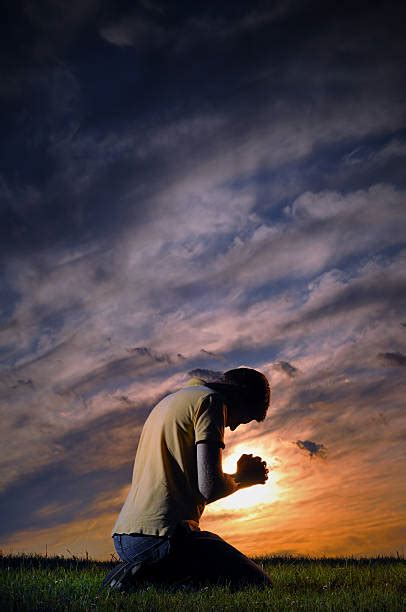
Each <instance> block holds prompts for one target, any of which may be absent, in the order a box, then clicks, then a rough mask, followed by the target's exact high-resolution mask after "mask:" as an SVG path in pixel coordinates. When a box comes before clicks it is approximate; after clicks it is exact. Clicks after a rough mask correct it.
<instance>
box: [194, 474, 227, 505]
mask: <svg viewBox="0 0 406 612" xmlns="http://www.w3.org/2000/svg"><path fill="white" fill-rule="evenodd" d="M199 491H200V493H201V495H202V496H203V497H204V500H205V502H206V504H211V503H212V502H214V501H216V499H219V498H220V497H222V496H223V491H224V481H223V480H222V479H217V480H213V481H212V482H210V483H207V484H205V485H202V486H199Z"/></svg>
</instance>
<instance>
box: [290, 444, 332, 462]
mask: <svg viewBox="0 0 406 612" xmlns="http://www.w3.org/2000/svg"><path fill="white" fill-rule="evenodd" d="M295 444H296V446H298V447H299V448H300V449H302V450H304V451H307V452H308V453H309V456H310V458H312V457H321V458H324V457H325V456H326V453H327V449H326V447H325V446H324V444H317V442H312V441H311V440H297V442H295Z"/></svg>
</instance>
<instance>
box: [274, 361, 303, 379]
mask: <svg viewBox="0 0 406 612" xmlns="http://www.w3.org/2000/svg"><path fill="white" fill-rule="evenodd" d="M272 369H273V370H275V371H276V372H283V374H286V376H287V377H288V378H294V377H295V376H296V374H297V373H298V369H297V368H295V366H294V365H292V364H291V363H289V362H288V361H277V362H275V363H273V364H272Z"/></svg>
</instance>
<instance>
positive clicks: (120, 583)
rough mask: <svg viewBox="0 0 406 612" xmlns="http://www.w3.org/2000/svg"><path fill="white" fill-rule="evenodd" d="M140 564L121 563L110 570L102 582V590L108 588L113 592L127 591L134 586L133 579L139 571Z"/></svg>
mask: <svg viewBox="0 0 406 612" xmlns="http://www.w3.org/2000/svg"><path fill="white" fill-rule="evenodd" d="M141 566H142V563H128V562H127V561H122V562H121V563H119V564H118V565H116V566H115V567H113V569H112V570H110V571H109V573H108V574H107V576H106V577H105V579H104V580H103V582H102V588H103V589H104V588H110V589H113V590H114V591H122V592H125V591H129V590H130V589H131V587H132V586H134V582H133V578H134V576H135V575H136V574H137V573H138V572H139V571H140V569H141Z"/></svg>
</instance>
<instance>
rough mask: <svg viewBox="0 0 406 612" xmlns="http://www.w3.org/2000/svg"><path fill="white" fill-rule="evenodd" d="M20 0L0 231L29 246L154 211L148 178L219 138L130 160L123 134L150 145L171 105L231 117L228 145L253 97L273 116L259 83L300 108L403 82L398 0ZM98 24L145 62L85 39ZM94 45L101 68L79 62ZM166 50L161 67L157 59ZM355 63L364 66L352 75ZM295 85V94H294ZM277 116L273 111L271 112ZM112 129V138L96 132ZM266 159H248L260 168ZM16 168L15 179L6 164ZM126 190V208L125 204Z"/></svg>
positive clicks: (185, 112) (89, 233)
mask: <svg viewBox="0 0 406 612" xmlns="http://www.w3.org/2000/svg"><path fill="white" fill-rule="evenodd" d="M23 7H24V8H23V11H22V13H21V14H19V13H18V9H16V8H15V9H13V10H12V15H11V17H12V18H13V19H14V22H15V23H18V24H19V26H16V29H15V32H20V30H22V32H25V33H26V40H27V42H26V46H25V47H23V48H25V55H24V56H23V57H21V58H20V62H23V63H24V65H25V68H24V69H25V72H24V75H23V76H22V77H21V88H20V90H19V89H18V88H16V89H15V91H14V98H13V100H12V105H10V106H11V107H12V108H10V111H11V112H10V121H9V122H8V124H6V125H5V126H4V129H5V130H6V134H7V138H6V139H5V141H3V142H7V154H6V152H4V159H6V160H7V164H6V169H5V172H4V177H3V180H4V181H5V183H4V184H5V187H4V190H5V196H4V199H3V201H4V203H5V206H4V209H3V217H2V223H1V226H2V227H3V228H8V229H7V230H4V235H3V236H2V238H3V240H2V244H3V247H4V248H8V249H11V248H16V249H19V250H20V251H21V250H26V251H31V250H38V249H41V248H43V247H45V246H51V245H52V244H60V243H63V244H66V243H71V242H77V241H82V242H83V241H86V240H98V239H107V238H112V237H113V236H114V234H115V232H118V233H119V232H120V229H121V228H123V227H124V226H125V224H126V222H127V221H128V219H129V218H131V219H132V220H134V221H135V222H137V223H140V224H141V225H142V223H143V220H145V217H146V216H148V215H149V214H151V206H152V207H153V204H152V203H151V201H150V197H151V195H152V194H153V193H154V192H155V191H156V189H157V187H158V186H163V185H165V182H166V181H167V180H168V179H171V180H172V179H173V177H174V175H176V174H177V173H178V172H179V168H180V167H182V164H184V165H183V167H182V171H183V172H184V171H185V169H186V168H187V167H188V165H190V162H192V163H196V162H198V161H199V162H200V161H201V159H202V156H203V157H205V156H210V155H211V154H212V153H213V147H214V149H216V148H218V147H219V146H220V142H219V140H218V137H216V130H215V129H213V130H209V133H208V134H207V137H208V142H207V143H205V141H204V139H203V140H202V138H201V137H199V138H198V140H197V141H196V142H195V144H196V146H197V147H198V151H197V150H196V146H195V147H194V149H193V148H192V147H190V146H186V145H183V146H182V147H181V148H179V147H177V159H176V160H174V159H173V156H172V148H171V147H170V149H169V151H168V152H167V153H166V152H165V147H164V146H163V147H162V146H160V147H159V148H158V149H157V150H156V152H155V154H154V153H153V152H152V151H151V152H150V153H149V154H148V156H147V158H146V159H145V160H142V159H140V158H137V157H134V155H133V153H132V152H133V150H134V146H133V143H138V144H139V145H140V144H142V143H145V144H146V145H147V149H148V135H149V130H148V125H153V126H154V129H153V132H154V133H155V132H156V131H159V129H158V128H163V127H165V126H167V125H168V124H169V125H171V124H172V123H174V122H176V121H178V120H179V118H180V116H182V117H183V118H184V117H188V116H189V117H193V116H194V115H196V112H199V113H203V114H206V115H208V116H211V115H212V114H213V111H214V109H215V113H217V114H220V115H227V117H228V122H227V127H226V129H225V130H222V133H220V134H221V140H222V141H224V137H226V139H227V140H229V142H230V145H232V143H233V141H234V142H235V144H236V145H237V147H238V146H239V136H238V134H241V133H242V134H245V135H246V136H248V135H249V134H250V132H251V130H252V125H253V123H252V117H251V114H250V113H247V110H248V109H249V108H250V107H251V106H252V104H255V107H256V109H257V118H256V119H257V120H258V119H259V120H261V121H263V122H264V123H267V122H268V121H269V118H268V115H267V112H266V109H267V107H268V95H265V96H264V92H269V94H270V92H273V94H272V95H273V97H274V98H275V100H278V99H280V100H281V99H286V97H291V96H293V97H294V99H295V104H296V105H299V106H302V107H303V108H306V107H309V108H317V105H318V104H320V101H319V100H318V99H317V94H318V92H319V91H322V92H323V100H322V102H323V104H324V103H325V102H326V99H327V100H330V101H331V103H332V104H336V102H335V100H336V99H337V96H338V97H340V96H342V97H343V99H344V100H345V104H347V103H348V102H349V98H350V97H351V98H352V97H354V96H356V95H357V90H358V92H362V89H361V87H365V83H366V82H367V83H368V87H370V86H371V87H373V89H374V93H375V95H382V94H381V93H380V92H382V91H385V96H386V97H387V99H388V100H389V99H390V98H391V97H392V96H394V97H396V95H397V91H398V87H400V74H398V71H397V64H396V61H395V59H396V57H399V42H398V40H399V37H397V36H396V31H397V29H398V28H399V25H398V24H399V23H401V21H402V20H401V19H400V15H399V11H400V10H401V9H400V7H399V6H397V8H396V11H395V10H394V8H395V5H394V6H393V9H392V10H391V6H389V7H386V10H385V11H381V10H380V9H379V7H378V6H375V5H374V4H372V5H371V4H369V5H368V10H367V11H365V10H364V7H363V6H360V5H357V7H352V10H351V12H350V13H349V12H348V11H347V10H346V8H345V7H342V8H340V7H338V6H337V5H335V4H334V6H333V5H331V6H330V3H324V4H323V5H321V6H320V5H319V4H317V3H312V2H307V3H295V2H292V3H277V4H275V5H274V6H273V7H272V8H271V9H264V7H263V6H262V5H261V4H259V5H258V6H256V5H255V4H254V5H250V7H249V8H247V6H246V5H244V4H243V3H233V6H232V7H231V6H230V7H221V6H217V7H216V9H215V10H214V9H212V8H210V7H207V6H206V4H204V5H203V4H200V3H197V4H195V3H193V5H190V6H188V5H184V4H183V3H182V4H176V5H172V6H170V7H169V6H168V5H166V4H162V5H160V4H153V5H152V4H150V3H138V4H137V5H136V6H135V7H134V4H133V3H124V4H120V6H119V7H118V6H117V5H116V4H115V3H112V2H111V3H110V2H103V3H99V2H96V1H89V2H85V3H77V2H74V3H65V2H63V3H58V4H57V5H55V4H54V3H52V2H43V3H41V4H40V5H36V4H35V3H32V2H25V3H24V4H23ZM332 9H333V12H332ZM321 25H322V26H323V28H321ZM19 28H20V29H19ZM98 30H99V31H100V32H101V33H102V35H103V32H104V35H106V32H110V42H114V41H113V40H112V36H113V34H112V32H115V33H116V34H115V35H116V37H117V36H118V41H119V40H120V36H121V40H122V41H123V42H122V44H132V45H135V47H137V46H139V47H140V48H141V50H142V54H143V55H142V57H143V59H144V60H145V62H146V65H147V66H148V70H141V71H139V70H137V58H136V56H135V55H134V54H133V52H132V50H131V49H132V47H131V48H130V50H129V51H128V53H129V55H125V56H123V55H122V54H120V53H118V52H117V53H116V52H115V50H114V45H109V47H108V49H109V52H110V55H108V49H107V48H105V47H104V45H106V43H105V41H103V40H102V39H100V41H99V42H97V41H96V40H95V38H94V36H95V35H96V34H97V31H98ZM12 32H13V30H12ZM12 32H11V34H12ZM61 33H63V36H61ZM6 34H7V33H6ZM11 34H9V36H7V35H6V36H5V37H4V45H5V51H6V53H8V54H9V57H11V58H13V55H14V53H16V51H15V45H14V44H13V42H12V37H11ZM360 36H361V41H360ZM105 38H106V36H105ZM107 38H108V37H107ZM113 38H114V36H113ZM253 38H255V44H254V45H253V44H252V39H253ZM126 41H127V42H126ZM344 41H345V42H344ZM208 42H209V43H210V44H208ZM41 43H43V48H44V49H45V51H44V54H45V55H44V56H42V55H41V53H39V59H37V60H36V63H35V64H34V65H33V64H32V61H31V60H29V56H30V51H32V48H33V47H35V49H39V48H40V47H41ZM293 43H294V44H293ZM118 44H120V43H119V42H118ZM49 48H52V53H51V54H50V57H48V55H47V50H48V51H49ZM91 49H93V51H92V53H96V52H97V51H98V52H99V53H100V57H102V58H103V57H105V58H108V61H107V62H103V61H102V62H101V63H102V64H103V73H102V74H99V73H98V72H97V70H98V68H97V65H96V64H95V63H94V62H91V61H90V60H86V59H85V58H86V55H87V53H88V52H89V51H90V50H91ZM80 54H81V55H80ZM236 54H237V55H236ZM34 56H35V57H36V55H35V54H34ZM44 57H46V58H47V61H45V60H44ZM62 57H63V58H64V59H65V63H61V59H62ZM90 57H91V55H90ZM163 57H164V58H165V69H164V70H163V69H162V67H161V65H160V63H159V61H158V58H163ZM218 57H221V62H219V61H218ZM50 58H51V59H50ZM52 58H54V60H55V61H54V62H52ZM56 60H57V61H58V63H56ZM134 62H135V66H134ZM270 63H271V67H270ZM90 64H91V66H90ZM376 64H377V65H378V66H381V70H380V71H379V82H378V80H377V76H376V73H377V71H376V69H374V70H375V72H372V71H371V72H370V73H369V80H366V79H365V72H366V71H369V70H370V68H369V66H371V65H374V66H375V65H376ZM91 67H92V68H93V70H94V71H93V73H92V72H91ZM327 68H328V72H327ZM357 72H358V73H360V74H361V73H362V74H363V75H364V77H363V80H362V81H360V84H359V85H358V84H357V78H356V74H357ZM123 73H128V76H127V77H125V80H124V83H123V82H122V81H120V80H119V79H118V75H122V74H123ZM203 74H204V75H207V74H210V78H209V79H207V78H203ZM224 74H226V75H227V78H226V79H224ZM327 74H328V75H329V76H328V77H327V76H326V75H327ZM130 75H131V76H130ZM256 75H258V77H257V78H256ZM301 75H302V76H301ZM16 79H17V81H18V76H17V77H14V81H16ZM126 79H127V80H126ZM105 83H108V86H107V85H106V86H105ZM158 83H159V86H158ZM349 84H351V92H352V93H351V94H350V92H349V90H348V85H349ZM123 88H124V92H125V95H122V94H123V91H122V90H123ZM299 89H300V91H301V96H297V95H296V93H297V91H298V90H299ZM371 94H372V92H371ZM115 96H117V97H115ZM203 98H204V100H205V103H204V105H203V104H202V99H203ZM179 99H181V100H182V108H181V109H179V104H178V100H179ZM162 100H165V106H164V108H163V106H162ZM372 103H373V101H372V100H371V101H370V104H372ZM385 104H386V102H385ZM12 109H13V110H12ZM112 111H113V117H111V113H112ZM180 111H181V112H180ZM392 112H394V110H393V111H392ZM276 113H277V115H276V116H279V117H280V116H281V115H282V116H283V113H281V111H280V109H277V111H276ZM261 115H262V119H261ZM135 116H137V117H138V125H137V122H136V123H135V125H134V117H135ZM288 116H289V113H288ZM288 116H287V117H286V118H287V119H288ZM365 116H366V117H367V116H368V110H366V111H365ZM89 117H94V118H97V119H98V121H97V124H95V125H92V124H91V122H89V121H88V118H89ZM109 117H111V120H110V119H109ZM236 125H238V130H236V129H235V126H236ZM109 133H110V135H111V136H113V134H114V138H112V139H110V140H109V139H108V138H106V135H108V134H109ZM128 133H130V134H131V138H130V143H129V147H128V148H127V149H126V147H125V146H124V148H123V142H124V143H125V140H126V136H127V135H128ZM217 133H218V132H217ZM103 140H104V142H105V144H106V146H105V147H103V146H101V145H102V142H103ZM209 142H210V146H208V144H209ZM86 143H89V146H90V148H89V149H88V150H86ZM162 144H163V141H161V145H162ZM177 144H178V143H177ZM109 145H110V146H109ZM23 152H24V154H22V153H23ZM179 162H181V163H179ZM263 163H264V162H263V160H261V159H259V160H258V164H259V166H261V165H262V164H263ZM16 166H17V167H18V168H19V171H18V176H16V175H15V173H14V172H13V168H15V167H16ZM134 185H136V186H137V187H136V189H135V190H134ZM129 197H131V200H132V201H135V205H134V206H129ZM146 200H148V203H147V201H146Z"/></svg>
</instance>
